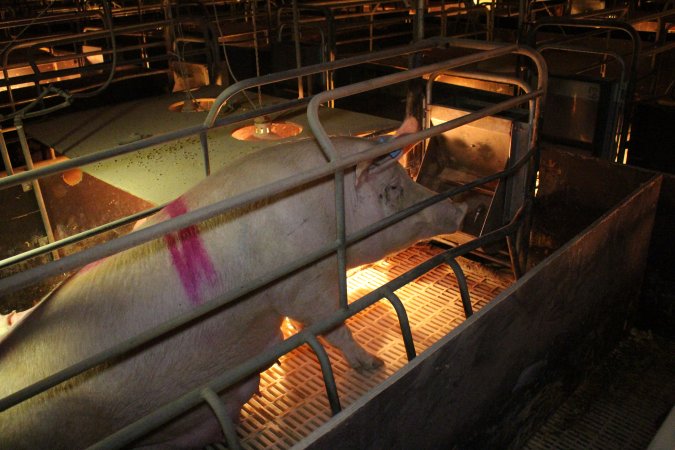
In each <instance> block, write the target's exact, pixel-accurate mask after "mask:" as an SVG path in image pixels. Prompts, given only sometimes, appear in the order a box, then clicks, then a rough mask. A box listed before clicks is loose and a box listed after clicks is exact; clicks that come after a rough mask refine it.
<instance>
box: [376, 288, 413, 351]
mask: <svg viewBox="0 0 675 450" xmlns="http://www.w3.org/2000/svg"><path fill="white" fill-rule="evenodd" d="M383 290H384V296H385V298H386V299H387V300H389V302H390V303H391V306H393V307H394V310H395V311H396V316H397V317H398V324H399V327H400V328H401V336H402V337H403V345H404V347H405V354H406V356H407V357H408V361H412V360H413V359H414V358H415V357H416V356H417V350H415V341H414V340H413V335H412V331H411V330H410V320H409V319H408V313H407V312H406V310H405V306H403V302H402V301H401V299H400V298H398V295H396V294H395V293H394V291H392V290H391V289H390V288H389V286H386V285H385V287H384V288H383Z"/></svg>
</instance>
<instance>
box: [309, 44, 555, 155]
mask: <svg viewBox="0 0 675 450" xmlns="http://www.w3.org/2000/svg"><path fill="white" fill-rule="evenodd" d="M510 53H519V54H523V55H526V56H529V57H530V58H531V59H532V60H533V61H534V62H535V64H536V65H537V69H538V74H539V76H538V77H537V81H538V89H537V90H536V91H533V92H531V93H529V94H526V95H523V96H519V97H515V98H514V99H511V100H506V101H504V102H501V103H499V104H497V105H495V106H494V107H488V108H485V109H482V110H481V111H480V113H470V114H467V115H466V116H462V117H460V118H458V119H455V120H452V121H449V122H446V123H445V124H443V125H439V126H436V127H433V128H429V129H427V130H423V131H420V132H418V133H413V134H409V135H405V136H402V137H400V138H398V139H396V140H395V141H392V142H389V143H385V144H381V147H382V148H387V149H389V150H390V151H391V150H394V149H395V148H400V147H401V146H406V145H410V144H414V143H416V142H418V141H420V140H422V139H426V138H429V137H431V136H432V135H434V134H438V133H440V132H443V131H447V130H450V129H452V128H456V127H459V126H461V125H465V124H467V123H469V122H471V121H473V120H476V119H478V118H481V117H486V116H488V115H491V114H494V113H496V112H499V111H500V110H503V106H504V105H506V104H507V103H508V104H509V105H510V106H509V107H513V106H517V105H519V104H521V103H523V102H525V101H528V100H531V99H535V98H537V97H541V96H543V95H544V94H545V92H546V85H547V79H546V72H545V71H546V63H545V62H544V60H543V58H542V57H541V55H539V54H538V53H536V52H534V51H533V50H531V49H529V48H527V47H523V46H518V45H501V46H500V45H496V44H493V45H491V50H487V51H485V52H484V53H482V54H474V55H468V56H463V57H459V58H455V59H452V60H450V61H445V62H439V63H436V64H430V65H428V66H423V67H419V68H416V69H411V70H408V71H406V72H400V73H394V74H391V75H386V76H383V77H380V78H378V79H376V80H367V81H362V82H360V83H355V84H352V85H349V86H344V87H340V88H337V89H334V90H332V91H325V92H322V93H320V94H317V95H315V96H314V97H313V98H312V100H311V101H310V102H309V105H308V107H307V119H308V122H309V126H310V128H311V129H312V132H313V133H314V136H315V137H316V139H317V141H318V142H319V145H320V146H321V148H322V149H323V151H324V152H325V153H326V154H327V155H330V154H334V153H335V148H334V146H333V144H332V142H331V141H330V139H329V138H328V134H327V133H326V130H325V129H324V127H323V125H322V124H321V122H320V120H319V105H321V104H322V103H325V102H328V101H330V100H335V99H339V98H343V97H347V96H350V95H354V94H359V93H362V92H365V91H367V90H371V89H374V88H376V87H382V86H385V85H391V84H395V83H400V82H402V81H407V80H410V79H413V78H418V77H420V76H423V75H425V74H428V73H434V72H437V71H441V70H446V69H451V68H456V67H460V66H463V65H467V64H471V63H475V62H478V61H482V60H485V59H489V58H494V57H497V56H503V55H507V54H510ZM539 103H540V102H539V101H536V102H535V117H538V116H539V114H540V110H541V106H540V105H539ZM536 134H537V133H536V127H535V130H533V132H532V136H531V142H535V139H536ZM394 142H396V144H394Z"/></svg>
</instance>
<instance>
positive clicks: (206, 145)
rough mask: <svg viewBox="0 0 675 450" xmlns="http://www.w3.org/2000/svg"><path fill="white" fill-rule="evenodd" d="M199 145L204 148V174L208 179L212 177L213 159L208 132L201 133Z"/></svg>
mask: <svg viewBox="0 0 675 450" xmlns="http://www.w3.org/2000/svg"><path fill="white" fill-rule="evenodd" d="M199 144H200V145H201V147H202V156H203V157H204V172H205V173H206V176H207V177H208V176H209V175H211V158H210V157H209V141H208V139H207V134H206V131H202V132H201V133H199Z"/></svg>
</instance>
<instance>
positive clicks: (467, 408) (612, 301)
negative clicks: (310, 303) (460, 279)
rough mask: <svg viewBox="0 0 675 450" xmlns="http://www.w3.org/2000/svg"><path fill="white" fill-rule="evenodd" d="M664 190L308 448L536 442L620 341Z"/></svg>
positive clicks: (515, 290)
mask: <svg viewBox="0 0 675 450" xmlns="http://www.w3.org/2000/svg"><path fill="white" fill-rule="evenodd" d="M660 184H661V179H660V178H655V179H653V180H651V181H650V182H649V183H647V184H645V185H643V186H642V187H640V188H639V189H636V190H635V192H633V193H632V194H631V195H630V196H628V197H627V198H626V199H624V200H623V201H622V202H620V203H619V204H618V206H617V207H615V208H613V209H611V210H610V211H608V212H607V213H606V214H605V215H603V216H602V217H601V218H600V219H599V220H598V221H596V222H595V223H594V224H593V226H592V227H589V228H587V229H586V230H585V231H584V232H583V233H581V234H579V235H577V236H576V237H575V238H574V239H573V240H572V241H570V242H568V243H567V244H565V245H564V246H563V247H562V248H560V249H559V250H558V251H556V252H555V253H554V254H552V255H551V256H550V257H548V258H547V259H546V260H544V261H543V262H542V263H541V264H539V265H538V266H536V267H534V268H533V269H531V271H530V272H528V273H527V274H526V275H525V276H524V277H523V278H521V279H520V280H519V281H518V282H517V283H516V284H514V285H513V286H512V287H511V288H509V289H507V290H506V291H505V292H503V293H502V294H500V295H499V296H498V298H497V299H495V300H494V301H493V302H491V303H490V304H489V305H488V306H487V307H485V308H483V309H482V310H481V311H479V312H478V313H477V314H475V315H474V316H472V317H471V318H470V319H469V320H467V321H466V322H465V323H464V324H462V325H460V326H459V327H458V328H456V329H455V330H453V331H452V332H451V333H450V334H449V335H447V336H446V337H444V338H442V339H441V340H440V341H439V342H437V343H436V344H434V345H433V346H432V349H430V351H428V352H426V353H425V354H423V355H421V356H420V357H418V358H417V359H416V360H414V361H413V362H412V363H411V364H409V365H408V366H406V367H404V368H403V369H402V371H400V372H399V373H398V374H397V375H396V376H395V377H393V378H392V379H390V380H388V381H387V382H385V383H384V384H383V385H381V386H380V387H378V388H376V389H375V390H373V391H371V392H370V393H369V394H368V395H366V397H364V398H363V399H361V400H359V401H357V402H356V403H355V404H353V405H351V406H350V407H348V408H347V409H346V410H345V411H344V412H343V413H341V414H340V415H338V416H336V417H334V418H333V419H332V420H331V421H330V422H329V423H327V424H326V425H324V426H322V427H321V429H319V430H317V432H315V433H313V434H312V435H311V436H310V437H309V438H308V439H307V440H305V441H303V442H302V443H301V444H300V446H299V447H300V448H336V449H337V448H438V447H441V446H446V447H450V446H452V445H455V446H459V447H471V448H503V447H504V446H506V445H508V444H509V443H510V442H512V441H514V440H518V439H522V438H523V435H528V433H529V432H530V430H531V428H532V426H533V424H534V423H536V422H537V421H538V420H541V419H542V417H545V416H547V415H548V414H549V413H550V411H552V410H553V409H554V407H555V406H558V405H559V403H560V401H561V398H562V395H563V393H564V388H565V385H566V384H567V386H566V387H567V388H569V383H570V382H572V383H576V382H578V380H576V381H575V380H574V379H575V377H578V376H579V374H580V373H582V372H583V370H585V369H586V368H588V367H589V366H590V365H591V364H592V362H593V361H594V360H595V359H597V358H598V357H599V355H602V354H604V353H606V352H607V351H608V350H609V349H610V348H612V347H613V346H614V345H615V344H616V342H617V341H618V340H619V337H620V335H621V333H622V329H623V326H624V323H625V321H626V320H627V318H629V316H630V312H631V311H630V306H631V305H632V304H633V302H634V301H635V300H636V298H637V296H638V293H639V287H640V285H641V282H642V278H643V273H644V268H645V262H646V257H647V249H648V243H649V238H650V234H651V231H652V225H653V220H654V215H655V211H656V203H657V199H658V193H659V189H660ZM617 261H630V263H629V264H626V263H622V264H617V263H616V262H617ZM411 398H414V399H415V401H414V402H412V401H410V399H411ZM402 417H408V418H409V417H424V420H422V421H421V420H401V418H402Z"/></svg>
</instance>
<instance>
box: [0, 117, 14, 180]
mask: <svg viewBox="0 0 675 450" xmlns="http://www.w3.org/2000/svg"><path fill="white" fill-rule="evenodd" d="M0 154H2V162H3V163H4V165H5V172H7V175H10V176H11V175H13V174H14V168H13V167H12V160H11V159H10V158H9V151H8V150H7V142H6V141H5V131H4V130H3V129H2V121H1V120H0Z"/></svg>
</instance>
